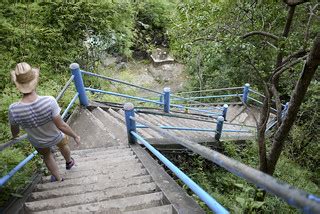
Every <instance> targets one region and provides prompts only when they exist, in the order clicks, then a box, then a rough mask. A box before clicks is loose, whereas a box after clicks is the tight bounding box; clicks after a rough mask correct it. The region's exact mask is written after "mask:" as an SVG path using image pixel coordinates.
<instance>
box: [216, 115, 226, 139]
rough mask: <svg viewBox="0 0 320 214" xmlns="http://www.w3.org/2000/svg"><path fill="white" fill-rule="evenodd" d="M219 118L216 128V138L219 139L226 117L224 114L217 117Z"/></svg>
mask: <svg viewBox="0 0 320 214" xmlns="http://www.w3.org/2000/svg"><path fill="white" fill-rule="evenodd" d="M217 120H218V123H217V128H216V135H215V137H214V138H215V139H216V140H217V141H219V140H220V137H221V134H222V127H223V121H224V118H223V117H222V116H219V117H218V118H217Z"/></svg>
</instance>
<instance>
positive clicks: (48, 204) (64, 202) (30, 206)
mask: <svg viewBox="0 0 320 214" xmlns="http://www.w3.org/2000/svg"><path fill="white" fill-rule="evenodd" d="M156 189H157V187H156V185H155V184H154V183H145V184H140V185H132V186H129V187H118V188H111V189H105V190H100V191H96V192H84V193H82V194H77V195H68V196H62V197H58V198H49V199H44V200H38V201H33V202H27V203H26V208H27V210H28V211H31V212H37V211H42V210H51V209H57V208H63V207H70V206H74V205H83V204H89V203H95V202H102V201H105V200H111V199H116V198H125V197H130V196H137V195H143V194H148V193H153V192H155V191H156Z"/></svg>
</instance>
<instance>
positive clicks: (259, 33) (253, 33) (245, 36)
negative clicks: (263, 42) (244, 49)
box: [241, 31, 279, 41]
mask: <svg viewBox="0 0 320 214" xmlns="http://www.w3.org/2000/svg"><path fill="white" fill-rule="evenodd" d="M253 35H262V36H266V37H269V38H271V39H274V40H276V41H278V40H279V37H278V36H276V35H274V34H272V33H268V32H264V31H252V32H250V33H247V34H245V35H243V36H242V37H241V38H242V39H246V38H248V37H250V36H253Z"/></svg>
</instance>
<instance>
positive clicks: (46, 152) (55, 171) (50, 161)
mask: <svg viewBox="0 0 320 214" xmlns="http://www.w3.org/2000/svg"><path fill="white" fill-rule="evenodd" d="M36 149H37V151H38V152H39V153H40V154H41V155H42V156H43V161H44V163H45V164H46V166H47V168H48V169H49V171H50V172H51V174H52V175H53V176H54V177H55V178H56V180H57V181H61V180H62V177H61V175H60V173H59V168H58V165H57V163H56V161H55V160H54V158H53V155H52V153H51V151H50V148H36Z"/></svg>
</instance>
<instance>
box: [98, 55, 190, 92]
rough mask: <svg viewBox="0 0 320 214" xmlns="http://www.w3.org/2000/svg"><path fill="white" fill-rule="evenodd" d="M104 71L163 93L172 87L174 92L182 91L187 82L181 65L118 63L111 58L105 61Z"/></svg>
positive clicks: (138, 62)
mask: <svg viewBox="0 0 320 214" xmlns="http://www.w3.org/2000/svg"><path fill="white" fill-rule="evenodd" d="M102 70H103V71H104V72H103V73H104V74H105V75H107V76H109V77H112V78H117V79H120V80H124V81H127V82H130V83H133V84H136V85H139V86H143V87H146V88H150V89H153V90H156V91H159V92H162V91H163V88H164V87H170V89H171V91H172V92H178V91H181V90H183V88H184V87H185V84H186V82H187V81H186V79H187V76H186V75H185V73H184V66H183V65H182V64H179V63H173V64H164V65H159V66H154V65H153V64H152V63H151V62H150V61H148V60H144V61H137V60H132V61H129V62H120V63H117V60H116V59H115V58H112V57H110V58H107V59H106V60H105V61H104V63H103V68H102Z"/></svg>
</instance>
